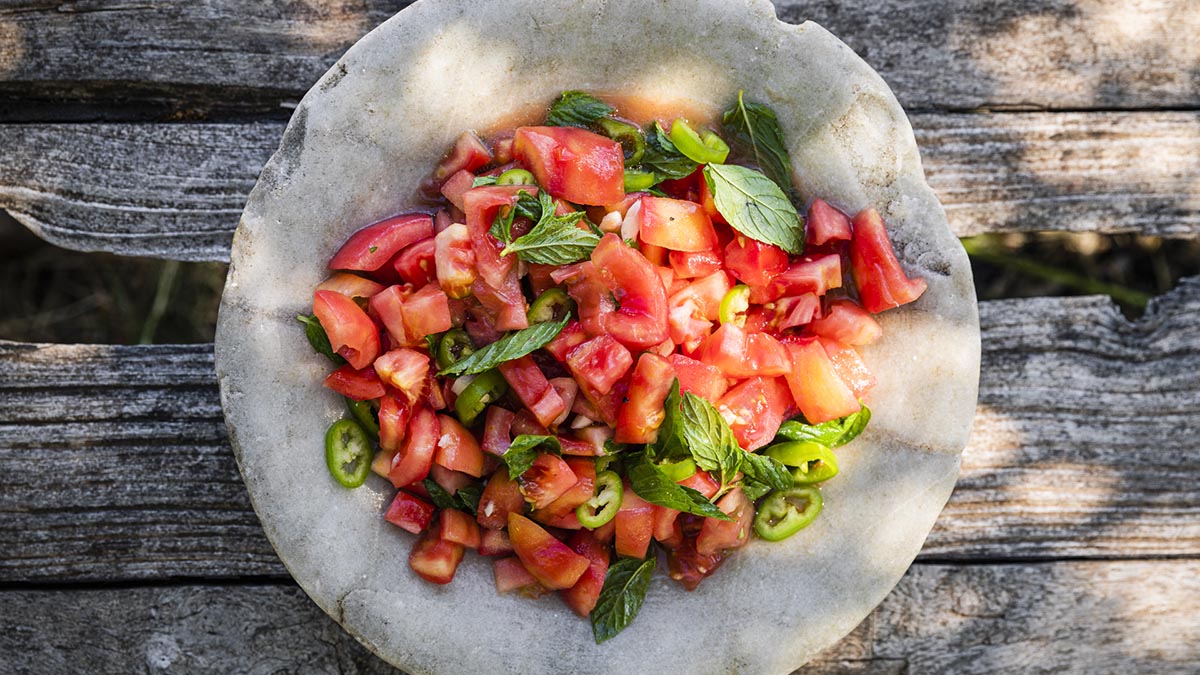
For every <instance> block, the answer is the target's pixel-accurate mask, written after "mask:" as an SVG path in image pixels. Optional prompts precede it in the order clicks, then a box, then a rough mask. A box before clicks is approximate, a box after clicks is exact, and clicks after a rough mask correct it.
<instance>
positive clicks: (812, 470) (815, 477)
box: [763, 441, 838, 485]
mask: <svg viewBox="0 0 1200 675" xmlns="http://www.w3.org/2000/svg"><path fill="white" fill-rule="evenodd" d="M763 454H764V455H766V456H767V457H770V458H772V459H776V460H779V461H780V462H782V463H783V464H787V465H788V466H794V467H796V468H795V469H794V470H793V471H792V477H793V478H795V481H796V482H797V483H800V484H801V485H808V484H810V483H820V482H822V481H827V480H829V479H830V478H833V477H834V476H836V475H837V472H838V463H837V455H834V454H833V451H832V450H830V449H829V448H827V447H825V446H824V445H821V444H820V443H817V442H815V441H791V442H788V443H776V444H775V445H772V446H771V447H769V448H767V449H766V450H764V451H763Z"/></svg>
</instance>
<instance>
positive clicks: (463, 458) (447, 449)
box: [433, 415, 484, 478]
mask: <svg viewBox="0 0 1200 675" xmlns="http://www.w3.org/2000/svg"><path fill="white" fill-rule="evenodd" d="M437 417H438V422H439V426H440V430H441V434H440V435H439V436H438V442H437V454H436V455H435V457H434V459H433V461H435V462H437V463H438V464H440V465H441V466H444V467H446V468H447V469H451V470H453V471H461V472H463V473H465V474H467V475H469V476H474V477H476V478H479V477H480V476H482V475H483V464H484V457H483V449H482V448H480V447H479V441H477V440H475V436H474V435H473V434H471V432H470V431H467V429H466V427H464V426H463V425H462V424H460V423H459V421H458V420H456V419H454V418H453V417H450V416H448V415H438V416H437Z"/></svg>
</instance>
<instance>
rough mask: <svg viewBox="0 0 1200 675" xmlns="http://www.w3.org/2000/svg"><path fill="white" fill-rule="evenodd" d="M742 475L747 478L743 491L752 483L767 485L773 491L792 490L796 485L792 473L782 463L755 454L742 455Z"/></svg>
mask: <svg viewBox="0 0 1200 675" xmlns="http://www.w3.org/2000/svg"><path fill="white" fill-rule="evenodd" d="M742 474H743V475H744V476H745V483H744V484H743V485H742V489H743V490H745V489H747V486H748V485H749V484H750V483H751V482H754V483H758V484H761V485H765V486H766V487H767V488H769V489H772V490H790V489H791V488H792V485H794V483H795V481H794V480H793V479H792V472H791V471H788V469H787V467H786V466H784V465H783V463H782V462H780V461H779V460H777V459H773V458H771V457H767V456H766V455H760V454H758V453H754V452H747V453H744V454H743V455H742ZM759 496H762V495H759ZM752 499H757V497H754V498H752Z"/></svg>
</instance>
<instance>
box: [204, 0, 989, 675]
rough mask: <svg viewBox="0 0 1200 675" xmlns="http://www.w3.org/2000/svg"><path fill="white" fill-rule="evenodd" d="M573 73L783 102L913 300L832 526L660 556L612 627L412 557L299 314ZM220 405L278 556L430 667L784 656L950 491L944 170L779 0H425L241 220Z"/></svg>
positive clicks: (312, 100) (950, 324) (736, 661)
mask: <svg viewBox="0 0 1200 675" xmlns="http://www.w3.org/2000/svg"><path fill="white" fill-rule="evenodd" d="M565 89H584V90H592V91H605V92H624V93H629V94H633V95H636V96H640V97H643V98H644V99H646V100H652V101H659V102H663V103H664V104H668V105H674V104H676V103H678V105H680V106H681V107H692V108H701V109H708V110H715V109H720V108H722V107H724V106H726V105H728V104H729V102H731V101H732V100H734V98H735V96H736V93H737V91H738V90H739V89H745V90H746V92H747V97H748V98H751V99H754V100H758V101H761V102H764V103H767V104H769V105H771V106H772V107H773V108H774V109H775V110H776V111H777V112H778V114H779V121H780V123H781V125H782V127H783V129H784V131H785V134H786V136H787V140H788V144H789V146H790V151H791V156H792V161H793V164H794V168H795V180H796V188H797V190H798V191H799V194H800V195H801V196H803V198H805V199H811V198H813V197H815V196H821V197H823V198H824V199H826V200H828V201H830V202H832V203H833V204H835V205H837V206H839V207H841V208H842V209H843V210H846V211H849V212H851V213H853V212H855V211H857V210H859V209H860V208H863V207H866V206H868V205H873V206H875V207H876V208H878V209H879V211H880V212H881V213H882V214H883V217H884V219H885V221H886V222H887V224H888V228H889V232H890V234H891V238H892V241H893V243H894V245H895V248H896V252H897V255H898V257H899V258H900V260H901V261H902V263H903V265H904V266H905V268H906V270H907V271H908V273H909V275H910V276H911V275H919V276H921V277H923V278H925V279H926V280H927V281H928V282H929V289H928V291H926V293H925V294H924V295H923V296H922V297H921V298H920V300H919V301H917V302H916V303H914V304H911V305H908V306H905V307H903V308H900V309H896V310H892V311H889V312H886V313H884V314H883V315H881V316H880V317H879V319H880V322H881V323H882V324H883V327H884V329H885V337H884V338H883V339H882V340H881V341H880V342H878V343H877V344H874V345H872V346H870V347H869V348H865V349H863V350H862V356H863V359H864V360H865V361H866V362H867V364H868V365H869V366H870V368H871V370H872V371H873V372H874V373H875V374H876V375H877V376H878V379H879V385H878V386H877V387H876V388H875V389H874V390H873V391H872V392H871V394H870V396H869V398H868V403H869V404H870V405H871V407H872V410H873V411H874V418H873V419H872V421H871V424H870V426H869V428H868V429H867V431H866V433H864V434H863V435H862V436H861V437H860V438H859V439H858V440H856V441H854V442H853V443H851V444H850V445H848V446H846V447H844V448H842V449H840V450H839V462H840V464H841V468H842V472H841V475H839V476H838V477H837V479H835V480H833V481H831V482H830V483H829V484H828V485H827V486H826V487H825V488H824V494H825V503H826V507H825V511H824V513H823V514H822V515H821V517H820V518H819V519H817V521H816V522H815V524H814V525H813V526H811V527H809V528H808V529H806V530H804V531H802V532H801V533H800V534H798V535H796V536H794V537H792V538H791V539H788V540H787V541H786V542H783V543H780V544H769V543H765V542H752V543H751V544H750V545H749V546H747V547H746V548H744V549H742V550H741V551H739V552H738V554H737V555H735V556H733V558H732V559H731V560H730V561H729V562H727V563H726V564H725V566H724V567H723V568H722V569H720V570H719V571H718V572H717V573H716V574H715V575H714V576H712V577H711V578H710V579H708V580H706V581H705V582H704V583H703V584H702V585H701V586H700V588H699V589H698V590H696V591H695V592H691V593H688V592H685V591H684V590H683V589H682V588H681V587H679V586H678V585H677V584H676V583H675V582H672V581H670V580H669V579H667V578H666V575H665V574H664V573H662V572H661V571H660V572H659V573H658V574H656V576H655V580H654V582H653V584H652V586H651V588H650V591H649V594H648V596H647V598H646V602H645V605H644V607H643V609H642V611H641V614H640V616H638V618H637V620H636V621H635V622H634V624H633V625H632V626H630V628H628V629H627V630H626V631H625V632H623V633H622V634H620V635H619V636H617V637H616V638H615V639H613V640H611V641H609V642H607V643H605V644H603V645H596V644H595V643H594V642H593V640H592V635H591V630H590V627H589V625H588V623H587V622H586V621H583V620H580V619H578V618H576V617H575V616H574V615H573V614H572V613H571V612H570V611H569V610H568V609H567V608H566V606H565V605H564V604H563V603H562V602H560V601H559V600H558V599H557V598H556V597H554V596H552V595H551V596H547V597H544V598H542V599H541V600H540V601H530V600H526V599H523V598H519V597H511V596H499V595H497V594H496V592H495V589H494V587H493V580H492V567H491V561H490V560H489V559H484V558H480V557H479V556H476V555H473V554H469V555H468V556H467V559H466V561H465V562H464V563H463V565H462V567H461V568H460V569H459V571H458V576H457V577H456V578H455V580H454V583H452V584H450V585H449V586H447V587H440V586H434V585H431V584H428V583H425V582H423V581H421V580H420V579H418V578H417V577H416V576H415V575H414V574H413V573H412V572H411V571H410V570H409V568H408V565H407V558H408V552H409V549H410V547H411V545H412V537H411V536H410V535H408V534H407V533H405V532H402V531H400V530H399V529H398V528H396V527H393V526H391V525H389V524H387V523H386V522H384V521H383V519H382V517H381V515H382V512H383V511H384V510H385V508H386V506H387V504H388V501H389V500H390V498H391V495H392V494H393V492H394V491H393V490H392V488H391V487H390V486H389V485H387V484H386V483H385V481H382V480H379V479H377V478H371V479H370V480H369V481H368V483H367V485H366V486H364V487H362V488H360V489H357V490H346V489H344V488H342V487H340V486H338V485H337V484H336V483H335V482H334V481H333V480H332V479H331V478H330V476H329V474H328V471H327V470H326V468H325V464H324V458H323V451H322V442H323V441H322V439H323V435H324V433H325V429H326V428H327V427H328V425H329V424H330V423H331V422H332V421H333V420H335V419H337V418H339V417H341V416H343V415H344V414H345V413H344V409H343V407H342V403H341V401H340V399H339V397H337V396H336V395H334V394H333V393H331V392H329V391H328V390H326V389H324V388H323V387H322V386H321V379H322V377H323V376H324V375H325V374H326V372H327V371H328V369H329V364H328V362H326V361H325V360H324V359H323V358H322V357H320V356H317V355H315V354H314V353H313V352H312V350H311V349H310V348H309V346H308V344H307V343H306V342H305V338H304V332H303V330H302V329H301V326H300V324H299V323H297V322H296V319H295V317H296V314H297V313H302V312H303V313H308V312H309V311H310V307H311V302H312V289H313V287H314V286H315V285H316V284H317V283H319V282H320V280H321V279H322V278H323V277H324V276H325V275H326V270H325V266H324V263H325V261H326V260H328V258H329V256H330V255H331V254H332V253H333V252H334V251H335V250H336V249H337V247H338V246H339V245H340V243H341V242H342V241H343V240H345V238H346V237H347V236H348V235H349V234H350V233H351V232H353V231H354V230H356V229H358V228H360V227H362V226H364V225H366V224H369V223H371V222H374V221H376V220H378V219H380V218H383V217H385V216H389V215H392V214H394V213H397V212H400V211H403V210H405V209H406V207H408V206H409V205H410V204H411V196H412V195H413V194H414V187H415V186H416V185H417V184H418V183H419V182H420V181H421V179H422V178H424V177H425V176H426V175H427V174H428V172H429V171H430V169H431V167H432V166H433V165H434V164H435V163H436V161H437V160H438V159H439V157H440V156H441V155H442V154H443V153H444V152H445V150H446V148H447V147H448V146H449V144H450V143H451V142H452V141H453V140H454V138H455V137H456V136H457V134H459V133H460V132H461V131H462V130H463V129H479V130H483V129H487V128H489V127H492V126H494V125H496V124H499V123H501V121H502V120H505V119H511V116H512V115H515V114H520V113H521V111H523V110H524V111H528V110H529V109H530V107H531V106H537V105H544V104H547V103H549V101H550V100H552V98H553V97H554V96H555V95H557V94H558V93H559V92H561V91H562V90H565ZM216 362H217V372H218V375H219V379H220V388H221V402H222V405H223V407H224V410H225V416H226V420H227V422H228V425H229V435H230V438H231V440H232V443H233V448H234V452H235V454H236V455H237V460H238V464H239V466H240V467H241V471H242V476H243V477H244V479H245V482H246V487H247V489H248V490H249V493H250V498H251V500H252V502H253V504H254V508H255V510H256V511H257V512H258V515H259V517H260V518H261V520H262V524H263V528H264V529H265V530H266V534H267V536H268V537H269V538H270V540H271V543H272V544H273V545H274V547H275V550H276V551H277V552H278V554H279V557H280V559H281V560H282V561H283V563H284V564H285V565H286V566H287V568H288V570H289V571H290V572H291V574H292V575H293V576H294V577H295V579H296V581H297V582H298V583H299V584H300V586H301V587H302V588H303V589H304V590H305V591H306V592H307V593H308V595H309V596H310V597H311V598H312V599H313V601H314V602H316V603H317V605H319V606H320V607H321V608H322V609H323V610H325V611H326V612H328V613H329V615H330V616H332V617H333V618H334V619H335V620H337V621H338V622H339V623H340V624H341V625H342V626H344V627H345V629H346V630H347V631H349V632H350V633H351V634H353V635H355V636H356V637H357V638H358V639H359V640H361V641H362V642H363V643H364V644H366V645H367V646H368V647H369V648H370V649H371V650H373V651H374V652H375V653H376V654H378V655H379V656H380V657H382V658H383V659H385V660H387V661H388V662H390V663H392V664H395V665H396V666H398V667H400V668H403V669H405V670H408V671H410V672H412V673H484V672H486V673H523V674H526V675H528V674H532V673H542V672H571V673H642V672H644V673H726V672H744V673H784V672H789V671H791V670H793V669H795V668H797V667H799V666H800V665H802V664H803V663H805V662H806V661H808V660H809V659H810V658H812V657H813V656H814V655H816V654H817V653H818V652H820V651H821V650H823V649H825V648H826V647H829V646H830V645H832V644H834V643H835V642H837V641H838V640H839V639H840V638H842V637H843V636H845V635H846V634H847V633H848V632H850V630H852V629H853V628H854V627H855V626H856V625H857V624H858V623H859V622H860V621H862V619H863V618H864V617H866V616H867V614H868V613H870V611H871V610H872V609H873V608H874V607H875V606H876V605H877V604H878V603H879V602H880V601H881V600H883V598H884V596H886V595H887V594H888V592H889V591H890V590H891V589H892V587H893V586H894V585H895V584H896V582H897V581H898V580H899V579H900V577H901V575H903V574H904V571H905V570H906V569H907V568H908V566H909V564H910V563H911V562H912V560H913V558H914V557H915V556H916V555H917V552H918V551H919V550H920V549H921V545H922V543H923V542H924V540H925V537H926V535H927V534H928V533H929V530H930V528H931V527H932V526H933V522H934V520H935V519H936V518H937V515H938V513H939V512H940V511H941V509H942V506H943V505H944V504H945V502H946V499H947V498H948V497H949V495H950V492H951V490H952V489H953V487H954V483H955V479H956V477H957V475H958V467H959V456H960V453H961V451H962V449H963V447H964V445H965V444H966V441H967V435H968V432H969V430H970V428H971V420H972V417H973V415H974V412H975V403H976V391H977V385H978V374H979V325H978V315H977V308H976V303H975V294H974V290H973V286H972V282H971V270H970V266H969V264H968V261H967V257H966V255H965V253H964V252H963V249H962V247H961V246H960V245H959V243H958V241H957V239H955V237H954V236H953V235H952V234H951V233H950V230H949V228H948V226H947V224H946V217H945V214H944V212H943V210H942V207H941V205H940V204H939V203H938V201H937V198H936V197H935V196H934V194H933V191H932V190H931V189H930V188H929V186H928V185H927V184H926V182H925V177H924V173H923V171H922V169H921V160H920V157H919V155H918V152H917V146H916V142H915V140H914V137H913V132H912V129H911V127H910V126H909V122H908V119H907V118H906V117H905V114H904V111H903V110H902V109H901V108H900V105H899V103H897V101H896V98H895V97H894V96H893V95H892V93H891V91H890V90H889V89H888V87H887V85H886V84H884V82H883V80H882V79H881V78H880V77H879V75H877V74H876V73H875V72H874V71H873V70H872V69H871V68H870V67H869V66H868V65H867V64H866V63H864V62H863V61H862V60H861V59H860V58H858V56H856V55H855V54H854V52H852V51H851V50H850V49H849V48H848V47H847V46H846V45H844V44H843V43H842V42H840V41H839V40H838V39H837V38H835V37H834V36H833V35H831V34H830V33H829V32H827V31H826V30H825V29H823V28H821V27H820V26H818V25H816V24H814V23H811V22H809V23H805V24H803V25H800V26H795V25H789V24H785V23H782V22H780V21H778V20H777V19H776V17H775V14H774V9H773V7H772V6H771V4H770V3H768V2H766V0H654V1H648V0H647V1H642V2H636V1H633V0H608V1H607V2H604V1H595V2H592V1H585V0H465V1H457V2H455V1H451V0H421V2H418V3H416V4H414V5H412V6H411V7H409V8H407V9H405V10H404V11H402V12H400V13H399V14H397V15H396V16H394V17H393V18H391V19H389V20H388V21H387V22H385V23H384V24H383V25H381V26H379V27H378V28H376V29H375V30H373V31H372V32H371V33H369V34H368V35H366V36H365V37H363V38H362V40H360V41H359V42H358V43H357V44H355V45H354V46H353V47H352V48H351V49H350V50H349V51H348V52H347V53H346V55H345V56H344V57H342V59H341V60H339V61H338V63H337V64H336V65H335V66H334V67H333V68H331V69H330V70H329V72H328V73H326V74H325V76H324V77H322V78H321V80H320V81H319V82H318V83H317V84H316V86H314V87H313V88H312V90H311V91H309V92H308V94H307V95H306V96H305V97H304V99H303V100H302V101H301V102H300V104H299V106H298V107H297V108H296V111H295V114H294V115H293V117H292V120H291V123H290V124H289V125H288V127H287V131H286V132H285V133H284V136H283V139H282V141H281V143H280V147H279V151H278V152H276V153H275V155H274V157H272V158H271V160H270V162H269V163H268V164H267V165H266V167H265V168H264V169H263V172H262V176H261V178H260V179H259V181H258V184H257V185H256V186H255V188H254V191H253V192H252V193H251V195H250V198H249V201H248V203H247V204H246V210H245V213H244V214H243V215H242V219H241V224H240V226H239V227H238V230H237V234H236V236H235V237H234V243H233V253H232V264H231V266H230V269H229V278H228V283H227V285H226V288H225V295H224V298H223V301H222V304H221V312H220V320H219V322H218V327H217V339H216Z"/></svg>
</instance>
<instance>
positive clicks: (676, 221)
mask: <svg viewBox="0 0 1200 675" xmlns="http://www.w3.org/2000/svg"><path fill="white" fill-rule="evenodd" d="M641 217H642V224H641V228H640V229H639V232H638V238H639V239H641V241H643V242H645V243H647V244H651V245H653V246H661V247H662V248H665V249H669V250H672V251H688V252H695V251H711V250H712V249H713V247H714V246H716V244H717V233H716V232H715V231H714V230H713V226H712V221H710V220H709V218H708V214H707V213H705V212H704V209H703V208H702V207H701V206H700V205H699V204H697V203H695V202H689V201H685V200H682V199H670V198H668V197H649V196H648V197H642V209H641Z"/></svg>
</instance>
